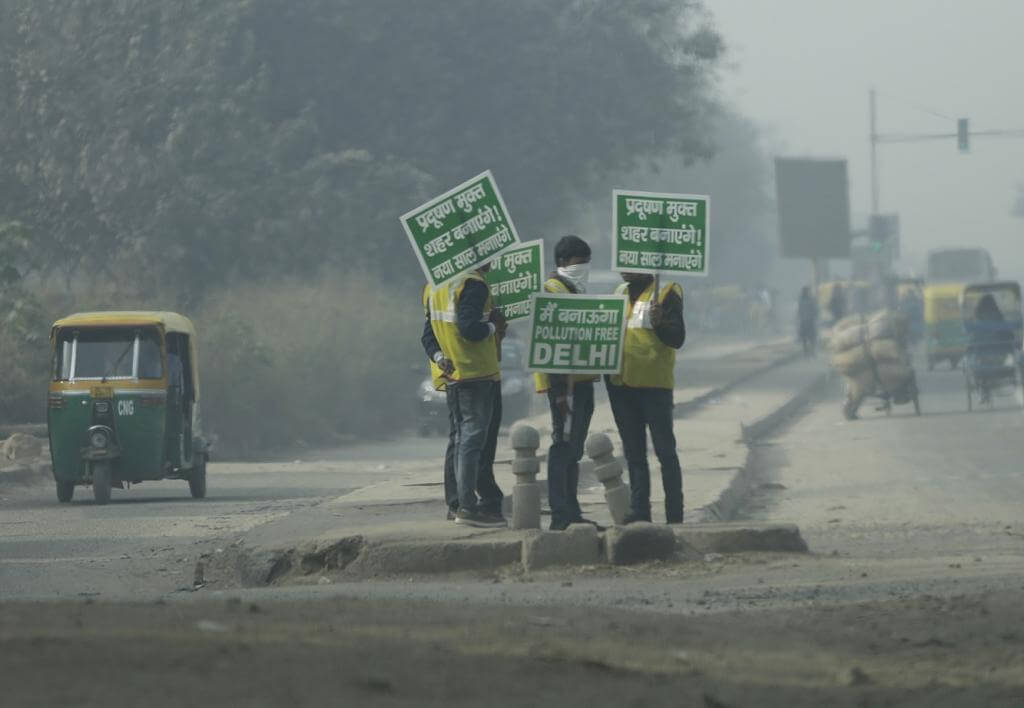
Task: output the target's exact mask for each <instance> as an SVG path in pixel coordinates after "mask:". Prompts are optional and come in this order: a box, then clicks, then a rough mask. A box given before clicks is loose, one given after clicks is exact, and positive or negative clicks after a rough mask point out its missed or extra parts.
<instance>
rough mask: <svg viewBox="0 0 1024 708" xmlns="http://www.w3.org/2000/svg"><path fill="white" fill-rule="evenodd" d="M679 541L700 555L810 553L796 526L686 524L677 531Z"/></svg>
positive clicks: (737, 523) (738, 523)
mask: <svg viewBox="0 0 1024 708" xmlns="http://www.w3.org/2000/svg"><path fill="white" fill-rule="evenodd" d="M675 532H676V539H677V540H678V541H679V542H680V543H681V544H683V545H685V546H686V547H688V548H690V549H692V550H694V551H697V552H698V553H744V552H750V551H774V552H789V553H806V552H807V550H808V549H807V543H806V542H805V541H804V539H803V536H801V535H800V529H799V528H798V527H797V526H796V525H795V524H759V523H744V522H725V523H707V524H693V525H690V526H686V525H685V524H684V525H682V526H679V527H677V528H676V529H675Z"/></svg>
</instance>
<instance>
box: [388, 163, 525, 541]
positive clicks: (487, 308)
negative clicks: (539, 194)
mask: <svg viewBox="0 0 1024 708" xmlns="http://www.w3.org/2000/svg"><path fill="white" fill-rule="evenodd" d="M400 221H401V223H402V228H403V229H404V230H405V233H406V236H408V237H409V243H410V245H411V246H412V248H413V252H414V253H415V254H416V259H417V260H418V261H419V264H420V267H421V268H422V269H423V274H424V276H426V279H427V283H428V285H429V286H430V287H431V288H433V289H432V290H431V291H430V293H429V294H428V295H425V301H426V305H427V320H428V321H427V325H426V326H425V329H424V334H423V346H424V349H425V350H426V351H427V356H429V357H431V360H432V361H433V362H434V364H435V367H434V369H433V370H432V371H433V373H434V378H435V381H440V380H442V379H443V380H444V381H445V391H446V394H447V398H448V406H449V409H450V413H451V419H452V421H453V429H454V437H453V449H452V453H453V454H450V455H448V456H447V457H448V458H449V459H451V458H453V459H454V470H452V466H450V465H447V464H446V469H445V479H446V497H448V498H447V501H448V504H449V510H450V512H451V513H450V515H451V516H454V518H455V522H456V523H460V524H467V525H471V526H504V525H505V519H504V518H503V517H502V516H501V499H502V494H501V490H500V489H499V488H498V485H497V484H496V483H495V482H494V469H493V462H494V452H495V448H496V446H497V437H498V426H499V425H500V423H501V381H500V379H501V374H500V370H499V367H498V354H499V346H500V342H501V337H503V336H504V334H505V326H506V322H505V317H504V316H503V315H502V312H501V310H499V309H497V308H495V307H494V304H493V301H492V299H491V291H490V287H489V286H488V283H487V281H486V279H485V277H484V274H485V273H486V272H487V270H488V269H489V268H490V262H491V261H492V260H493V259H495V258H497V257H499V256H501V255H502V254H504V253H505V252H506V251H508V250H510V249H512V248H514V247H515V246H516V245H518V243H519V235H518V234H517V233H516V229H515V226H513V224H512V220H511V219H510V218H509V214H508V209H507V208H506V207H505V201H504V200H503V199H502V197H501V193H500V192H499V191H498V186H497V184H495V182H494V177H493V176H492V175H491V173H490V171H489V170H488V171H487V172H483V173H481V174H479V175H477V176H476V177H473V178H472V179H469V180H466V181H465V182H463V183H462V184H460V185H458V186H456V187H454V188H452V189H450V190H448V191H447V192H445V193H444V194H442V195H440V196H439V197H435V198H434V199H431V200H430V201H429V202H427V203H426V204H422V205H420V206H418V207H416V208H415V209H413V210H412V211H410V212H408V213H406V214H403V215H402V217H401V218H400ZM439 374H441V376H439ZM435 385H437V384H436V383H435ZM452 475H454V478H455V481H454V484H452V479H451V478H452ZM453 488H454V489H455V490H456V494H455V495H454V498H453V496H452V495H451V494H450V493H448V492H450V491H451V490H452V489H453ZM478 491H479V493H480V499H478V498H477V492H478ZM455 505H457V509H455V510H452V507H453V506H455Z"/></svg>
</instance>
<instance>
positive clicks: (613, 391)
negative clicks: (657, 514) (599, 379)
mask: <svg viewBox="0 0 1024 708" xmlns="http://www.w3.org/2000/svg"><path fill="white" fill-rule="evenodd" d="M608 400H609V402H610V403H611V406H612V415H613V416H614V417H615V424H616V425H617V426H618V428H619V435H621V436H622V451H623V454H624V455H625V456H626V465H627V466H628V467H629V486H630V491H631V497H632V498H631V504H630V505H631V507H632V509H633V514H634V515H635V516H637V517H638V518H641V519H645V520H647V521H650V519H651V470H650V467H649V466H648V464H647V428H650V430H651V442H652V443H653V444H654V454H655V455H656V456H657V458H658V462H659V463H660V465H661V483H662V485H663V487H664V490H665V520H666V521H668V522H669V523H679V522H681V521H682V520H683V470H682V467H681V466H680V465H679V455H678V453H677V452H676V436H675V433H674V432H673V430H672V422H673V421H672V391H670V390H668V389H661V388H630V387H628V386H616V385H614V384H612V383H611V382H610V381H609V382H608Z"/></svg>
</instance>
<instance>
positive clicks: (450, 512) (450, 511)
mask: <svg viewBox="0 0 1024 708" xmlns="http://www.w3.org/2000/svg"><path fill="white" fill-rule="evenodd" d="M456 511H458V509H452V508H451V507H449V508H448V515H447V516H445V517H444V518H445V520H446V521H455V512H456Z"/></svg>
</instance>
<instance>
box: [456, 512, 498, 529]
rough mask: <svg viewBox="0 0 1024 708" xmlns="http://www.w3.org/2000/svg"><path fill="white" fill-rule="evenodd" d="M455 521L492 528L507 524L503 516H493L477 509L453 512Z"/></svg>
mask: <svg viewBox="0 0 1024 708" xmlns="http://www.w3.org/2000/svg"><path fill="white" fill-rule="evenodd" d="M455 523H457V524H459V525H460V526H473V527H474V528H480V529H494V528H502V527H505V526H508V522H507V521H505V517H503V516H493V515H491V514H485V513H483V512H481V511H477V510H475V509H474V510H469V509H459V510H458V511H457V512H455Z"/></svg>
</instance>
